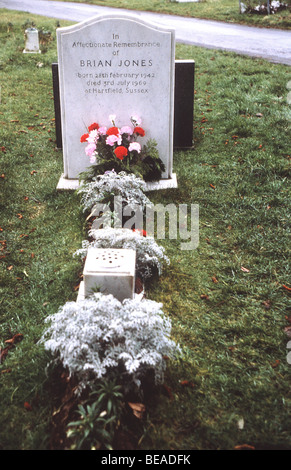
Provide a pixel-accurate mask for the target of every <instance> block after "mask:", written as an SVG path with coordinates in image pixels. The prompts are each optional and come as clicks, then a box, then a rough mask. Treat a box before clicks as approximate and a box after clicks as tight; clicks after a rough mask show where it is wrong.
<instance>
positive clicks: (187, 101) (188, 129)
mask: <svg viewBox="0 0 291 470" xmlns="http://www.w3.org/2000/svg"><path fill="white" fill-rule="evenodd" d="M194 76H195V61H194V60H175V91H174V149H180V150H183V149H189V148H192V147H193V119H194ZM52 78H53V93H54V108H55V131H56V144H57V148H58V149H62V147H63V143H62V128H61V108H60V92H59V74H58V63H57V62H54V63H52Z"/></svg>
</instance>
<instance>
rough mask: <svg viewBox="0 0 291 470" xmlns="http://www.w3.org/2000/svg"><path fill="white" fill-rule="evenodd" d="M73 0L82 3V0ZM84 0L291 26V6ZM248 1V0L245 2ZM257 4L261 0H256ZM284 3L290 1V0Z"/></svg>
mask: <svg viewBox="0 0 291 470" xmlns="http://www.w3.org/2000/svg"><path fill="white" fill-rule="evenodd" d="M65 1H70V0H65ZM73 2H76V3H80V2H79V0H73ZM82 3H88V4H91V5H100V6H106V7H114V8H125V9H128V10H141V11H153V12H156V13H166V14H170V15H179V16H185V17H189V18H192V17H193V18H203V19H209V20H215V21H226V22H228V23H240V24H248V25H250V26H259V27H265V28H282V29H289V28H290V27H291V14H290V10H289V11H288V10H281V11H279V12H277V13H276V14H270V15H262V14H253V13H244V14H241V13H240V12H239V0H203V1H200V2H193V3H189V2H188V3H178V2H175V1H171V0H144V1H143V2H142V3H141V2H139V1H138V0H85V1H84V2H82ZM243 3H245V4H246V3H248V2H243ZM252 3H253V4H254V5H255V6H256V5H257V4H259V3H260V1H257V2H256V1H255V0H253V2H252ZM285 3H287V4H289V5H290V0H287V1H286V2H285Z"/></svg>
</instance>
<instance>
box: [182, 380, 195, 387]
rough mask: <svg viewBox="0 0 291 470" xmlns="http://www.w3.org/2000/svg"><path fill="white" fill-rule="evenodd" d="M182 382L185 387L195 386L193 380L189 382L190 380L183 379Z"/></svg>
mask: <svg viewBox="0 0 291 470" xmlns="http://www.w3.org/2000/svg"><path fill="white" fill-rule="evenodd" d="M180 384H181V385H182V386H183V387H187V386H189V387H192V388H193V387H194V384H193V382H189V380H181V382H180Z"/></svg>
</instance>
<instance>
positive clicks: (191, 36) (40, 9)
mask: <svg viewBox="0 0 291 470" xmlns="http://www.w3.org/2000/svg"><path fill="white" fill-rule="evenodd" d="M0 8H7V9H10V10H21V11H26V12H28V13H35V14H38V15H44V16H48V17H52V18H57V19H62V20H69V21H76V22H79V21H82V20H85V19H88V18H90V17H92V16H95V15H99V14H109V13H112V12H114V13H122V12H123V10H120V9H117V8H109V7H104V6H96V5H87V4H82V3H69V2H56V1H47V0H0ZM127 11H129V10H127ZM129 12H130V13H131V14H134V15H137V16H138V17H139V18H142V19H144V20H150V21H153V22H155V23H157V24H159V25H163V26H165V27H170V28H173V29H175V32H176V41H177V42H181V43H184V44H193V45H196V46H202V47H206V48H209V49H223V50H227V51H232V52H235V53H237V54H243V55H248V56H253V57H261V58H263V59H266V60H268V61H270V62H274V63H282V64H286V65H291V31H282V30H277V29H269V28H255V27H251V26H243V25H237V24H230V23H223V22H218V21H210V20H201V19H198V18H183V17H180V16H172V15H162V14H159V13H150V12H141V11H129Z"/></svg>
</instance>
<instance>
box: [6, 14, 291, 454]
mask: <svg viewBox="0 0 291 470" xmlns="http://www.w3.org/2000/svg"><path fill="white" fill-rule="evenodd" d="M27 19H29V20H34V22H35V23H36V25H37V26H38V27H39V28H41V27H43V28H44V29H50V30H51V31H52V32H53V36H54V37H55V32H54V31H55V27H56V22H55V20H51V19H47V18H44V17H37V16H33V15H27V14H25V13H18V12H15V13H14V12H8V13H7V12H6V11H5V10H2V11H1V26H0V28H1V29H0V34H1V41H2V44H3V47H2V48H1V50H0V69H1V109H0V113H1V114H0V121H1V144H0V150H1V151H0V158H1V160H0V161H1V164H0V175H1V178H0V185H1V193H0V197H1V199H0V211H1V218H0V227H1V228H0V230H1V232H0V241H1V245H0V249H1V251H0V257H1V259H0V263H1V271H0V272H1V295H0V308H1V310H0V347H1V350H2V352H3V350H4V349H5V347H7V346H8V345H9V343H6V342H5V341H7V340H10V339H11V338H12V337H13V336H14V335H15V334H17V333H18V334H21V335H23V337H22V341H20V342H17V343H15V344H14V346H13V347H12V348H11V349H9V350H7V355H6V356H4V357H3V360H2V363H1V365H0V384H1V387H0V397H1V398H0V415H1V431H0V448H1V449H4V450H10V449H25V450H29V449H33V450H37V449H47V448H48V442H49V437H50V421H51V415H52V412H53V411H54V410H55V406H56V403H55V399H56V391H55V387H56V384H55V383H54V382H52V379H51V377H50V375H49V374H48V375H47V373H46V366H47V364H48V361H49V357H48V356H47V354H46V353H45V352H44V351H43V350H42V348H41V347H40V346H39V345H38V344H37V343H38V340H39V338H40V336H41V334H42V332H43V330H44V319H45V318H46V317H47V316H48V315H49V314H51V313H54V312H56V311H57V310H58V308H59V306H61V305H63V304H64V303H65V302H66V301H68V300H75V299H76V296H77V291H76V286H77V285H78V283H79V281H80V265H79V262H78V261H76V260H75V259H73V257H72V255H73V253H74V252H75V251H76V250H77V249H78V248H80V244H81V241H82V240H83V239H84V238H86V232H85V226H84V216H83V214H82V213H81V211H80V209H79V199H78V197H77V196H76V194H74V193H70V192H69V193H67V192H65V193H60V192H57V191H56V185H57V182H58V179H59V176H60V174H61V173H62V168H63V163H62V154H61V152H60V151H56V150H55V130H54V107H53V90H52V77H51V63H52V62H55V61H56V60H57V50H56V41H52V42H50V43H49V44H48V45H47V46H46V52H44V53H43V54H40V55H30V54H23V53H22V50H23V47H24V37H23V28H22V25H23V24H24V23H25V21H26V20H27ZM9 22H11V23H12V24H13V25H14V26H13V28H12V29H11V27H8V26H7V25H8V23H9ZM66 24H68V23H66V22H61V25H62V26H63V25H66ZM176 58H177V59H194V60H195V64H196V73H195V101H194V103H195V105H194V149H193V150H189V151H176V152H175V154H174V171H175V172H176V173H177V177H178V183H179V186H178V189H175V190H166V191H160V192H155V193H150V197H151V199H152V201H153V202H155V203H159V202H160V203H163V204H168V203H175V204H176V205H178V204H188V205H190V204H198V205H199V212H200V220H199V229H200V239H199V246H198V248H197V249H195V250H192V251H182V250H181V249H180V240H168V239H165V240H157V241H158V242H159V243H160V244H162V245H164V246H165V248H166V251H167V254H168V256H169V257H170V260H171V264H170V266H169V267H167V268H166V270H165V271H164V274H163V276H162V277H161V278H160V280H159V282H158V283H157V284H156V285H152V286H151V288H150V289H149V291H148V293H147V295H148V297H149V298H151V299H153V300H157V301H161V302H163V304H164V311H165V313H166V314H168V315H169V316H170V318H171V319H172V324H173V330H172V334H173V339H175V340H176V341H177V342H178V343H179V344H180V345H181V347H182V350H183V360H180V361H177V363H169V364H168V368H167V373H166V378H165V386H164V387H163V388H162V389H161V390H160V391H159V392H158V393H157V394H156V395H155V396H153V397H152V399H151V402H150V403H149V405H148V406H149V408H148V417H147V421H146V423H145V434H144V436H143V439H142V442H141V448H143V449H171V450H173V449H179V450H183V449H193V450H195V449H202V450H205V449H228V450H229V449H233V448H235V446H238V445H244V444H247V445H250V446H253V447H254V448H256V449H290V448H291V439H290V424H291V423H290V421H291V418H290V416H291V415H290V411H291V395H290V374H291V368H290V367H291V366H290V364H288V363H287V360H286V356H287V352H288V351H287V349H286V348H287V342H288V337H287V336H286V333H285V331H284V329H285V328H286V327H288V326H289V325H290V321H291V319H290V312H288V305H289V304H288V300H289V299H288V294H289V291H288V290H287V289H286V288H285V287H284V286H287V287H288V286H289V287H290V285H291V283H290V277H289V276H290V274H289V273H290V269H289V247H288V245H289V237H290V229H289V225H288V211H289V209H290V207H289V204H290V203H289V201H290V190H289V169H290V166H289V165H290V154H289V152H290V148H289V138H288V135H289V131H290V104H288V103H287V93H288V90H287V87H286V86H287V83H288V81H290V68H289V67H287V66H281V65H275V64H270V63H268V62H266V61H263V60H257V59H251V58H247V57H243V56H240V57H238V56H236V55H235V54H232V53H226V52H221V51H208V50H205V49H202V48H197V47H192V46H184V45H177V47H176ZM288 319H289V320H288Z"/></svg>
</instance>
